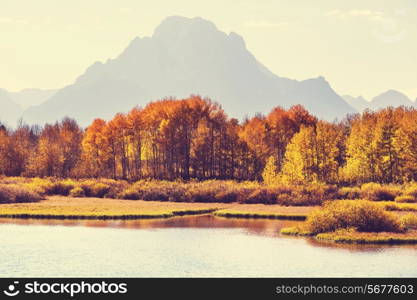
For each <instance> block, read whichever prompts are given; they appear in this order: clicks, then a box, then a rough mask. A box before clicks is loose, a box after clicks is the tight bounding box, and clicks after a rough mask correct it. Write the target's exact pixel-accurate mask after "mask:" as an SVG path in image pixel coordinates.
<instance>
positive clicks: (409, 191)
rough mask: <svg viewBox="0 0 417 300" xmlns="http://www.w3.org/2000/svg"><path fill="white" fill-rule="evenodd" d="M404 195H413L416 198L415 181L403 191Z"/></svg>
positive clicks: (416, 184) (416, 186) (416, 185)
mask: <svg viewBox="0 0 417 300" xmlns="http://www.w3.org/2000/svg"><path fill="white" fill-rule="evenodd" d="M404 194H405V195H407V196H411V197H414V199H417V183H412V184H411V185H409V186H408V187H407V188H406V189H405V192H404Z"/></svg>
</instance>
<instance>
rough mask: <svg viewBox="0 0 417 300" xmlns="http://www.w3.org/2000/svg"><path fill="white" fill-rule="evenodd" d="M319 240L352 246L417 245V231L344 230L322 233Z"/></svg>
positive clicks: (317, 236)
mask: <svg viewBox="0 0 417 300" xmlns="http://www.w3.org/2000/svg"><path fill="white" fill-rule="evenodd" d="M316 239H317V240H323V241H331V242H335V243H350V244H417V231H408V232H406V233H394V232H372V233H370V232H357V231H355V230H353V229H342V230H338V231H335V232H329V233H320V234H318V235H316Z"/></svg>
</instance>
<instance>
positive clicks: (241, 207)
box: [214, 204, 317, 220]
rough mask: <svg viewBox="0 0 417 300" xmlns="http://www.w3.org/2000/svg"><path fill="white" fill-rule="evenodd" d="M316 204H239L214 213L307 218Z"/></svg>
mask: <svg viewBox="0 0 417 300" xmlns="http://www.w3.org/2000/svg"><path fill="white" fill-rule="evenodd" d="M315 208H317V207H316V206H313V207H312V206H282V205H264V204H238V205H233V206H231V207H229V208H226V209H222V210H218V211H216V212H215V213H214V215H216V216H219V217H226V218H265V219H282V220H305V219H306V218H307V216H308V214H309V213H310V212H311V211H312V210H314V209H315Z"/></svg>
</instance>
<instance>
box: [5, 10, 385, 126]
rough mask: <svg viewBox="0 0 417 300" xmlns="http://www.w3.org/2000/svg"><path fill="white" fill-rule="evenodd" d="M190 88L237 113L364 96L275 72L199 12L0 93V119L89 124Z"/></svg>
mask: <svg viewBox="0 0 417 300" xmlns="http://www.w3.org/2000/svg"><path fill="white" fill-rule="evenodd" d="M190 94H199V95H201V96H207V97H209V98H211V99H212V100H214V101H217V102H219V103H220V104H221V105H222V106H223V108H224V109H225V111H226V112H227V113H228V115H229V116H231V117H235V118H238V119H243V118H244V117H245V116H246V115H249V116H251V115H254V114H255V113H257V112H261V113H268V112H269V111H270V110H271V109H272V108H273V107H275V106H282V107H285V108H288V107H290V106H292V105H295V104H301V105H303V106H304V107H305V108H307V109H308V110H309V111H310V112H311V113H313V114H315V115H316V116H318V117H319V118H322V119H326V120H330V121H331V120H334V119H341V118H343V117H345V116H346V114H351V113H356V112H357V111H362V108H360V107H361V106H360V105H363V103H362V102H363V101H362V100H364V101H366V100H365V99H354V98H353V97H350V98H349V96H346V97H344V98H343V97H341V96H339V95H338V94H337V93H336V92H335V91H334V90H333V89H332V87H331V86H330V84H329V83H328V82H327V81H326V79H325V78H323V77H321V76H319V77H316V78H312V79H307V80H302V81H298V80H294V79H288V78H285V77H281V76H278V75H276V74H274V73H272V72H271V71H270V70H268V69H267V67H265V66H264V65H263V64H261V63H260V62H259V61H258V60H257V59H256V58H255V57H254V56H253V54H252V53H250V52H249V51H248V49H247V48H246V45H245V42H244V40H243V38H242V37H241V36H240V35H238V34H236V33H234V32H231V33H229V34H226V33H224V32H222V31H220V30H219V29H217V27H216V26H215V25H214V24H213V23H212V22H210V21H207V20H204V19H202V18H185V17H178V16H174V17H169V18H167V19H165V20H164V21H163V22H162V23H161V24H160V25H159V26H158V27H157V28H156V29H155V31H154V33H153V35H152V36H150V37H143V38H139V37H137V38H135V39H134V40H132V41H131V43H130V44H129V45H128V47H127V48H126V49H124V51H122V53H121V54H120V55H119V56H118V57H116V58H114V59H109V60H107V61H106V62H104V63H103V62H95V63H94V64H92V65H91V66H90V67H88V68H87V69H86V71H85V72H84V73H83V74H81V75H80V76H79V77H78V78H77V79H76V80H75V82H74V83H72V84H70V85H68V86H66V87H64V88H62V89H59V90H57V91H55V90H46V91H40V90H25V91H22V92H20V93H7V92H5V91H4V95H3V96H2V94H1V93H0V105H1V106H3V105H5V107H10V108H8V109H9V113H4V112H3V111H0V121H2V120H4V121H6V122H7V123H9V124H11V125H12V124H13V120H12V116H13V115H14V116H15V120H16V119H17V118H18V117H20V116H23V120H24V121H25V122H28V123H29V124H40V125H42V124H44V123H46V122H54V121H56V120H60V119H62V118H63V117H65V116H68V117H72V118H75V119H76V120H77V121H78V122H79V123H80V124H81V125H82V126H87V125H88V124H89V123H90V122H91V121H92V120H93V119H94V118H97V117H101V118H104V119H110V118H111V117H112V116H113V115H114V114H115V113H117V112H127V111H128V110H130V109H131V108H133V107H134V106H137V105H139V106H144V105H146V104H147V103H148V102H150V101H152V100H158V99H162V98H166V97H176V98H181V97H187V96H189V95H190ZM351 98H352V99H351ZM13 101H15V102H16V103H19V104H20V105H21V106H19V105H17V104H16V103H14V105H13V104H12V103H13ZM386 101H387V100H386V98H384V97H383V99H382V100H380V101H379V102H380V103H381V105H384V103H385V102H386ZM3 102H4V103H7V104H3ZM10 102H11V103H10ZM366 102H367V101H366ZM388 102H389V101H388ZM359 103H362V104H359ZM365 104H367V103H365ZM23 110H24V111H23ZM22 111H23V114H22Z"/></svg>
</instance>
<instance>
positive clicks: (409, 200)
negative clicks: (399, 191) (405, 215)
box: [395, 195, 417, 203]
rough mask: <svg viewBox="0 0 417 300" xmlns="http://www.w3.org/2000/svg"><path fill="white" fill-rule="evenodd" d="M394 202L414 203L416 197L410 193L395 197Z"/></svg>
mask: <svg viewBox="0 0 417 300" xmlns="http://www.w3.org/2000/svg"><path fill="white" fill-rule="evenodd" d="M395 202H398V203H415V202H417V199H416V198H414V197H413V196H410V195H403V196H397V197H395Z"/></svg>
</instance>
